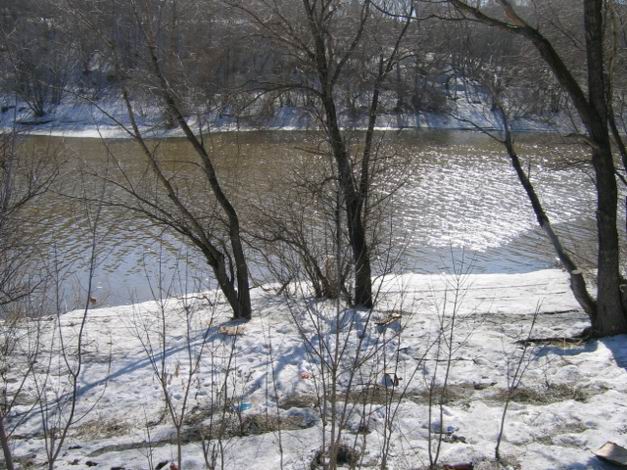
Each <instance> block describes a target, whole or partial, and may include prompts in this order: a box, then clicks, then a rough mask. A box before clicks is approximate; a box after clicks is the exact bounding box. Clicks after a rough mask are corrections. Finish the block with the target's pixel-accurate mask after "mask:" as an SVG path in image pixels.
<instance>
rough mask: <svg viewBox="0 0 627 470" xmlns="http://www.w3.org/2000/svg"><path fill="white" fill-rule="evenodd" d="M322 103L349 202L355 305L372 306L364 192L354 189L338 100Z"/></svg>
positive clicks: (332, 147)
mask: <svg viewBox="0 0 627 470" xmlns="http://www.w3.org/2000/svg"><path fill="white" fill-rule="evenodd" d="M323 106H324V109H325V115H326V119H327V122H326V125H327V132H328V133H329V140H330V143H331V150H332V152H333V156H334V158H335V162H336V165H337V169H338V179H339V183H340V190H341V191H342V196H343V198H344V202H345V204H346V224H347V228H348V237H349V240H350V244H351V250H352V256H353V264H354V269H355V305H356V306H359V307H366V308H370V307H372V305H373V302H372V279H371V268H370V251H369V248H368V242H367V239H366V229H365V227H364V223H363V217H362V213H363V204H362V200H361V198H362V197H363V195H361V194H359V192H358V191H357V190H356V188H355V180H354V176H353V170H352V165H351V162H350V158H349V156H348V152H347V151H346V147H345V144H344V140H343V139H342V134H341V131H340V126H339V123H338V119H337V112H336V109H335V103H334V102H333V99H332V98H331V97H330V96H325V98H324V100H323Z"/></svg>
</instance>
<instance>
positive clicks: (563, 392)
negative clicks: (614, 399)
mask: <svg viewBox="0 0 627 470" xmlns="http://www.w3.org/2000/svg"><path fill="white" fill-rule="evenodd" d="M509 393H510V392H509V391H508V390H499V391H498V392H497V393H496V394H494V395H492V397H491V398H493V399H496V400H498V401H505V400H507V398H508V395H509ZM592 395H593V393H591V391H587V390H585V389H583V388H579V387H574V386H569V385H565V384H559V385H549V386H547V387H542V388H518V389H516V390H514V391H513V392H511V401H513V402H515V403H523V404H530V405H549V404H551V403H557V402H560V401H566V400H575V401H578V402H586V401H587V400H588V398H590V396H592Z"/></svg>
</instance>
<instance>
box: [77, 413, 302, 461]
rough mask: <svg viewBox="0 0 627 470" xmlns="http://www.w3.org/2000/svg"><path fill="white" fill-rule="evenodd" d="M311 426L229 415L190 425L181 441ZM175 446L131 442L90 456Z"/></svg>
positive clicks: (171, 440)
mask: <svg viewBox="0 0 627 470" xmlns="http://www.w3.org/2000/svg"><path fill="white" fill-rule="evenodd" d="M308 427H310V426H309V425H308V424H307V423H305V422H304V420H303V419H302V418H301V417H296V416H288V417H281V418H279V417H278V416H271V415H260V414H257V415H252V414H251V415H245V416H241V417H239V416H233V415H229V416H227V417H226V418H225V419H224V421H221V420H216V421H215V422H213V423H211V424H203V423H201V422H197V423H196V424H194V425H190V426H187V427H186V428H185V429H183V431H182V433H181V442H182V444H183V445H185V444H189V443H192V442H201V441H203V440H212V439H218V438H222V439H229V438H231V437H241V436H253V435H258V434H265V433H268V432H276V431H279V430H281V431H290V430H298V429H306V428H308ZM173 444H176V437H175V436H172V437H170V438H167V439H161V440H156V441H152V442H150V443H149V442H146V441H143V442H129V443H124V444H113V445H109V446H104V447H101V448H100V449H97V450H95V451H94V452H92V453H90V454H89V457H98V456H99V455H102V454H106V453H109V452H121V451H125V450H131V449H143V448H147V447H149V446H151V447H160V446H164V445H173Z"/></svg>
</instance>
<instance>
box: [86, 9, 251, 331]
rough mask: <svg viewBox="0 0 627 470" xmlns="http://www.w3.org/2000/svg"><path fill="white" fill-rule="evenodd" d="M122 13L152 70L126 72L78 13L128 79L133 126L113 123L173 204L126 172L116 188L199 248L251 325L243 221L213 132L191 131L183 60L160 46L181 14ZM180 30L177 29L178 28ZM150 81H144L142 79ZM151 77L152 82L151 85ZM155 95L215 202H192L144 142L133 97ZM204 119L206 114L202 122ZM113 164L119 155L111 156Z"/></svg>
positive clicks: (125, 92)
mask: <svg viewBox="0 0 627 470" xmlns="http://www.w3.org/2000/svg"><path fill="white" fill-rule="evenodd" d="M123 3H124V5H120V9H121V11H124V12H126V13H127V14H128V15H130V16H131V18H133V21H134V23H133V24H134V27H135V28H136V29H137V30H138V31H139V34H140V40H141V47H140V48H139V49H138V53H141V54H143V55H142V57H144V58H145V61H144V66H145V68H143V69H141V71H138V70H131V69H129V68H127V67H125V63H124V60H123V55H122V53H121V49H120V47H121V46H120V44H118V43H116V41H115V38H112V37H111V36H110V35H108V34H107V33H106V32H105V31H101V30H97V28H98V26H97V25H96V24H95V23H93V22H92V20H91V18H90V17H89V16H86V15H85V14H84V12H83V11H81V10H80V9H79V8H76V9H74V10H73V13H74V14H75V15H76V17H77V18H78V19H80V21H83V22H85V23H86V24H89V25H92V27H93V28H94V29H95V30H97V31H98V33H99V34H100V35H101V38H102V39H103V40H104V41H106V43H107V45H108V47H109V51H110V55H111V57H112V59H111V60H112V61H113V63H114V66H115V69H116V71H117V75H118V76H120V77H125V81H124V82H122V83H121V88H122V93H121V94H122V99H123V102H124V104H125V106H126V109H127V112H128V118H129V121H130V124H129V125H125V124H124V123H122V122H121V121H119V120H116V119H115V118H114V117H113V116H111V115H109V117H110V118H112V119H113V120H114V121H115V122H116V123H117V124H118V125H119V126H120V127H121V128H122V129H124V131H125V132H127V133H128V135H129V136H130V137H131V138H133V139H134V140H135V141H136V142H137V143H138V144H139V146H140V148H141V150H142V152H143V154H144V155H145V157H146V162H147V165H148V169H149V171H150V172H151V173H152V175H153V176H154V178H155V180H156V182H157V184H158V186H159V187H160V191H161V194H163V193H165V194H166V197H167V202H162V201H161V198H160V197H159V196H158V195H154V198H151V197H150V196H147V195H146V194H144V193H142V192H141V191H140V190H138V189H137V187H136V186H135V185H134V184H133V183H132V181H131V180H130V179H129V178H128V176H127V175H126V174H125V173H124V170H123V168H122V166H121V165H118V169H119V170H120V172H121V176H122V180H123V182H122V183H120V182H115V181H111V182H112V183H113V184H115V185H116V186H117V187H118V189H120V190H122V191H124V192H125V193H126V194H127V195H129V196H131V198H132V200H134V205H133V204H129V203H118V204H119V205H122V206H124V207H126V208H128V209H130V210H133V211H136V212H138V213H141V214H143V215H144V216H147V217H149V218H150V219H151V220H153V221H155V222H156V223H158V224H160V225H164V226H166V227H169V228H171V229H172V230H174V231H175V232H177V233H178V234H179V235H182V236H183V237H185V238H186V239H187V240H188V241H190V242H191V243H192V244H193V245H194V246H196V247H197V248H198V249H199V250H200V251H201V253H202V254H203V256H204V257H205V259H206V260H207V263H208V264H209V266H210V267H211V269H212V270H213V273H214V275H215V277H216V280H217V282H218V285H219V287H220V289H221V290H222V292H223V293H224V295H225V297H226V299H227V301H228V302H229V305H230V306H231V308H232V310H233V314H234V317H235V318H237V319H246V320H247V319H250V317H251V313H252V307H251V301H250V292H249V290H250V280H249V270H248V263H247V260H246V255H245V253H244V245H243V242H242V237H241V233H240V232H241V229H240V218H239V214H238V212H237V210H236V208H235V206H234V204H233V202H232V196H231V195H229V194H227V192H226V190H225V188H224V186H223V184H222V182H221V181H220V178H219V177H218V174H217V172H216V168H215V165H214V161H213V157H212V151H211V149H210V147H209V145H208V143H207V142H206V140H205V137H206V136H205V135H204V133H205V132H207V131H208V127H205V126H203V124H202V120H200V121H199V128H198V131H197V132H195V131H194V130H193V129H192V127H191V125H190V124H188V121H187V119H186V115H185V113H184V109H185V108H184V106H183V104H182V95H181V93H179V90H178V89H177V88H176V87H177V85H178V86H181V87H182V86H183V84H181V81H180V73H177V74H176V76H175V77H172V76H171V75H170V74H169V68H170V67H171V68H175V69H176V70H177V71H178V68H177V67H175V65H177V64H179V62H178V59H177V56H176V54H175V55H174V56H173V55H172V54H173V53H172V50H171V49H167V50H164V47H163V44H162V42H161V41H160V38H161V37H162V35H163V34H165V33H164V32H163V31H162V29H160V28H161V26H162V23H161V20H162V19H163V18H167V17H168V15H172V14H175V12H174V11H173V10H171V8H173V4H172V2H157V1H144V2H137V1H132V2H123ZM174 23H176V22H174ZM142 74H143V76H144V77H143V79H142V80H140V79H139V78H138V77H139V76H141V75H142ZM146 76H147V78H146ZM138 89H139V90H142V91H144V92H145V91H146V90H148V95H149V96H152V99H153V100H154V102H155V103H156V104H158V105H159V106H161V107H162V108H163V109H164V114H166V115H167V116H169V117H171V118H172V119H173V121H174V123H175V124H176V125H177V126H178V127H179V129H180V130H181V131H182V132H183V133H184V135H185V138H186V139H187V140H188V141H189V143H190V144H191V146H192V148H193V150H194V152H195V154H196V156H197V158H198V161H196V162H194V163H193V165H194V166H196V167H198V168H199V170H200V173H201V175H202V177H203V178H204V185H203V186H204V187H203V188H202V191H204V192H203V194H207V195H210V196H211V198H210V200H205V201H203V203H202V204H198V201H194V200H190V198H187V197H186V196H185V195H184V194H183V192H182V190H180V189H179V186H178V185H177V182H176V178H175V177H174V175H172V174H171V173H168V171H167V165H166V164H165V163H164V162H163V161H162V160H161V159H160V158H159V154H158V146H152V145H151V144H150V143H149V141H148V140H147V139H146V138H145V136H144V134H143V132H142V130H141V129H140V126H139V124H138V122H137V113H136V111H135V108H134V106H133V102H132V99H131V97H132V93H133V90H138ZM103 111H104V110H103ZM200 114H201V113H200V112H199V113H198V115H200ZM112 156H113V155H112Z"/></svg>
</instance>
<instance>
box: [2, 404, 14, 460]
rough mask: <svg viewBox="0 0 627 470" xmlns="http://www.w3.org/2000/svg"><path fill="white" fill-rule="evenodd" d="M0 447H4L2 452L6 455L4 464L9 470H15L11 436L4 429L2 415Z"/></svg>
mask: <svg viewBox="0 0 627 470" xmlns="http://www.w3.org/2000/svg"><path fill="white" fill-rule="evenodd" d="M0 445H2V452H3V453H4V464H5V466H6V468H7V470H14V469H15V467H14V465H13V455H12V454H11V448H10V447H9V436H7V432H6V429H5V428H4V416H1V415H0Z"/></svg>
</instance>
